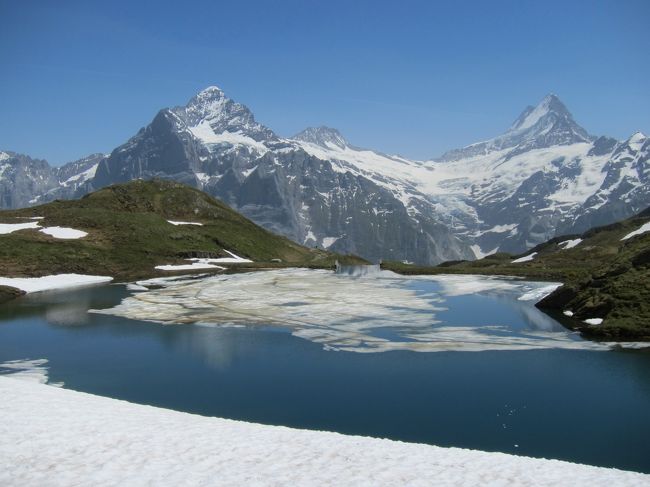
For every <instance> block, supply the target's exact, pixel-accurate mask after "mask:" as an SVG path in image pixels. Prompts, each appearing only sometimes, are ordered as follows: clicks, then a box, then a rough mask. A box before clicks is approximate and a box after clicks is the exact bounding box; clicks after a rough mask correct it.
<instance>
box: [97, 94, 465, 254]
mask: <svg viewBox="0 0 650 487" xmlns="http://www.w3.org/2000/svg"><path fill="white" fill-rule="evenodd" d="M151 177H163V178H168V179H174V180H176V181H181V182H184V183H187V184H191V185H195V186H196V187H198V188H201V189H203V190H204V191H206V192H208V193H210V194H212V195H214V196H217V197H219V198H220V199H222V200H224V201H225V202H227V203H228V204H229V205H231V206H232V207H233V208H235V209H237V210H238V211H240V212H241V213H242V214H244V215H246V216H247V217H249V218H251V219H252V220H254V221H255V222H257V223H258V224H260V225H262V226H264V227H265V228H267V229H269V230H272V231H274V232H278V233H281V234H283V235H285V236H287V237H289V238H291V239H293V240H294V241H297V242H301V243H303V244H305V245H309V246H313V247H320V248H328V249H331V250H333V251H337V252H346V253H356V254H359V255H362V256H364V257H365V258H368V259H371V260H374V261H378V260H380V259H382V258H391V259H399V260H410V261H417V262H427V263H435V262H440V261H442V260H447V259H454V258H471V256H472V253H471V250H470V248H469V245H467V244H465V243H463V242H462V241H460V240H458V239H457V238H455V237H454V236H453V235H452V233H451V232H450V231H449V229H448V228H447V227H446V226H445V225H443V224H441V223H440V221H439V220H438V219H437V218H436V213H435V211H434V209H433V208H432V207H431V205H429V204H426V207H423V208H422V209H421V211H418V210H417V209H414V208H412V207H410V206H407V205H405V204H404V201H403V196H402V194H403V191H402V190H401V189H400V188H398V187H397V185H395V184H389V185H386V184H384V182H383V181H378V180H377V179H376V178H372V177H370V176H369V175H368V174H366V173H364V172H362V171H357V170H354V168H353V167H347V168H344V167H342V165H341V163H340V161H338V160H336V159H334V158H328V157H327V156H325V157H319V155H314V154H313V153H311V152H310V151H309V150H305V146H303V143H302V142H301V141H294V140H288V139H281V138H279V137H277V136H276V135H275V134H274V133H273V132H272V131H271V130H270V129H268V128H266V127H264V126H262V125H261V124H259V123H257V122H256V121H255V118H254V116H253V114H252V113H251V112H250V110H248V109H247V108H246V107H245V106H243V105H241V104H238V103H235V102H233V101H232V100H230V99H228V98H227V97H225V95H224V94H223V92H222V91H221V90H219V89H218V88H216V87H210V88H208V89H206V90H204V91H202V92H201V93H199V94H198V95H197V96H195V97H194V98H192V99H191V100H190V102H189V103H188V105H186V106H185V107H175V108H172V109H164V110H161V111H160V112H159V113H158V115H157V116H156V117H155V118H154V120H153V122H152V123H151V124H150V125H149V126H148V127H146V128H144V129H142V130H141V131H140V132H139V133H138V134H137V135H136V136H135V137H133V138H132V139H130V140H129V141H128V142H127V143H126V144H124V145H122V146H120V147H118V148H117V149H115V150H114V151H113V152H112V153H111V155H110V156H109V157H108V158H107V159H105V160H104V161H102V162H101V163H100V164H99V166H98V168H97V174H96V176H95V178H94V180H93V181H92V184H93V185H94V186H95V187H102V186H105V185H107V184H110V183H113V182H115V181H118V182H121V181H128V180H130V179H135V178H144V179H148V178H151ZM425 203H426V202H425Z"/></svg>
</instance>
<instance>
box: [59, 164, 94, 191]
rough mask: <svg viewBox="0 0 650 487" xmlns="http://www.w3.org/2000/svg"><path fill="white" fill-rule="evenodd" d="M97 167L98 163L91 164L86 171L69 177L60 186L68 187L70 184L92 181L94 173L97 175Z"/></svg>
mask: <svg viewBox="0 0 650 487" xmlns="http://www.w3.org/2000/svg"><path fill="white" fill-rule="evenodd" d="M97 166H99V163H97V164H93V165H92V166H90V167H89V168H88V169H86V170H85V171H83V172H80V173H79V174H75V175H74V176H70V177H69V178H68V179H66V180H65V181H63V183H61V184H62V185H63V186H68V185H70V184H71V183H83V182H84V181H88V180H89V179H92V178H94V177H95V173H97Z"/></svg>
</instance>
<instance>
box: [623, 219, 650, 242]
mask: <svg viewBox="0 0 650 487" xmlns="http://www.w3.org/2000/svg"><path fill="white" fill-rule="evenodd" d="M646 232H650V222H648V223H645V224H643V225H641V227H640V228H638V229H637V230H634V231H633V232H630V233H628V234H627V235H626V236H625V237H623V238H622V239H621V240H627V239H630V238H632V237H636V236H637V235H641V234H642V233H646Z"/></svg>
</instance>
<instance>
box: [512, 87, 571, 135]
mask: <svg viewBox="0 0 650 487" xmlns="http://www.w3.org/2000/svg"><path fill="white" fill-rule="evenodd" d="M550 114H553V115H555V116H556V117H571V113H570V112H569V110H568V109H567V107H566V106H565V105H564V103H562V101H561V100H560V99H559V98H558V97H557V95H555V94H553V93H551V94H548V95H546V96H545V97H544V99H543V100H542V101H541V102H539V104H538V105H537V106H535V107H533V106H528V107H526V109H525V110H524V111H523V112H522V114H521V115H519V117H518V118H517V120H515V122H514V123H513V124H512V126H511V127H510V130H509V132H514V131H519V130H526V129H529V128H531V127H533V126H534V125H535V124H537V123H538V122H539V121H540V120H541V119H543V118H544V117H546V116H548V115H550Z"/></svg>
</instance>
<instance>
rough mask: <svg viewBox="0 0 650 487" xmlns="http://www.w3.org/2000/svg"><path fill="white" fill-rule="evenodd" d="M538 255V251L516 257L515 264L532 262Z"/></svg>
mask: <svg viewBox="0 0 650 487" xmlns="http://www.w3.org/2000/svg"><path fill="white" fill-rule="evenodd" d="M536 255H537V252H533V253H532V254H528V255H524V256H523V257H519V258H518V259H515V260H513V261H512V263H513V264H520V263H522V262H530V261H531V260H533V259H534V258H535V256H536Z"/></svg>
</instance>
